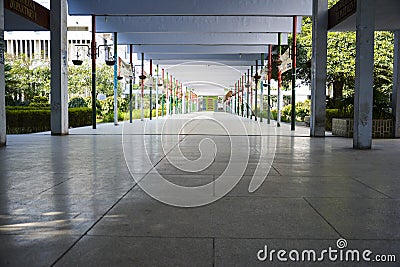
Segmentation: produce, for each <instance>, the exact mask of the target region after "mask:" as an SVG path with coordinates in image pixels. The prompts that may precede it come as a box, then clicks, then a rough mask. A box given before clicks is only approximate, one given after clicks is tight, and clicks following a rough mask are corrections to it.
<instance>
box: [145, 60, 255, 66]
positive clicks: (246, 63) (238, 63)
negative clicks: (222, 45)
mask: <svg viewBox="0 0 400 267" xmlns="http://www.w3.org/2000/svg"><path fill="white" fill-rule="evenodd" d="M153 61H154V63H155V64H158V65H160V66H161V65H162V66H169V67H172V66H178V65H182V66H198V65H220V66H229V67H243V66H244V67H247V66H252V65H255V64H256V61H255V60H252V61H226V60H225V61H223V60H207V61H187V60H153ZM260 62H261V61H260V60H258V63H259V64H260Z"/></svg>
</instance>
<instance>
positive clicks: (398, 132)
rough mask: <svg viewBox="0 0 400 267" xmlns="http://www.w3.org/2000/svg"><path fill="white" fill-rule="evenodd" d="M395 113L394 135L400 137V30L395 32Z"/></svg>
mask: <svg viewBox="0 0 400 267" xmlns="http://www.w3.org/2000/svg"><path fill="white" fill-rule="evenodd" d="M393 114H394V117H395V122H394V137H396V138H400V30H398V31H395V32H394V66H393Z"/></svg>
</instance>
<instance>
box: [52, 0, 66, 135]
mask: <svg viewBox="0 0 400 267" xmlns="http://www.w3.org/2000/svg"><path fill="white" fill-rule="evenodd" d="M50 31H51V33H50V35H51V49H50V53H51V134H52V135H66V134H68V55H67V44H68V41H67V0H61V1H60V0H51V1H50Z"/></svg>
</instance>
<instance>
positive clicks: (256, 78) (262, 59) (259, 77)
mask: <svg viewBox="0 0 400 267" xmlns="http://www.w3.org/2000/svg"><path fill="white" fill-rule="evenodd" d="M263 65H264V54H262V56H261V66H263ZM260 79H261V76H260V75H259V74H258V60H256V74H255V75H254V82H255V83H256V99H255V121H257V89H258V81H259V80H260ZM262 95H263V90H262V89H261V97H262ZM261 101H262V98H261ZM261 117H262V116H261Z"/></svg>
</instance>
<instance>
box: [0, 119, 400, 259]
mask: <svg viewBox="0 0 400 267" xmlns="http://www.w3.org/2000/svg"><path fill="white" fill-rule="evenodd" d="M308 131H309V130H308V129H307V128H303V127H298V129H297V130H296V132H295V133H293V132H291V131H290V130H289V127H288V126H287V125H283V126H282V127H281V128H276V127H274V126H273V125H272V126H270V125H267V124H266V123H263V124H261V125H259V124H257V123H255V122H252V121H250V120H247V119H239V118H238V117H236V116H232V115H229V114H223V113H198V114H191V115H180V116H174V117H172V118H169V119H159V120H154V121H151V122H150V121H145V122H141V121H134V123H133V124H121V125H119V126H117V127H115V126H114V125H112V124H101V125H99V126H98V129H97V130H92V129H91V128H90V127H88V128H79V129H71V131H70V135H69V136H65V137H56V136H51V135H49V133H40V134H32V135H20V136H8V145H7V147H5V148H0V266H51V265H55V266H286V265H288V266H293V265H295V266H309V265H310V262H307V261H300V262H297V263H296V264H295V263H294V262H291V261H289V262H281V261H280V260H279V259H278V258H277V256H276V254H275V256H274V257H275V258H274V260H273V261H272V262H271V261H270V260H269V259H267V260H266V261H259V260H258V257H257V254H258V253H259V251H260V250H262V249H264V248H265V246H268V249H269V250H273V249H274V250H276V251H278V250H281V249H283V250H286V251H288V252H289V251H291V250H299V251H300V252H301V251H303V250H312V249H313V250H316V251H322V250H323V249H327V248H328V247H332V248H333V249H338V247H337V240H338V239H340V238H343V239H345V240H346V241H347V244H348V247H346V248H343V249H358V250H360V251H363V250H365V249H369V250H371V251H372V252H373V254H372V255H373V256H375V255H378V254H380V255H384V256H385V255H396V256H397V262H392V263H386V264H377V263H376V262H374V263H372V262H370V263H368V262H365V261H364V262H363V261H361V262H359V263H355V262H346V261H339V260H336V261H330V260H328V258H327V257H326V258H325V261H324V262H322V263H320V265H321V266H369V265H372V266H400V140H374V146H373V149H372V150H371V151H357V150H353V149H352V140H351V139H344V138H337V137H332V136H329V135H328V136H327V137H326V138H310V137H308V135H309V134H308ZM160 177H161V178H162V179H163V180H162V181H163V183H161V182H160V181H161V180H158V179H159V178H160ZM264 179H265V180H264ZM171 185H172V186H171ZM251 185H256V186H255V187H254V188H253V189H257V190H255V191H254V190H250V191H254V192H252V193H250V192H249V187H251ZM168 186H171V190H165V188H166V187H168ZM258 186H259V187H258ZM230 189H231V190H230ZM157 199H158V200H157ZM159 200H160V201H162V202H164V203H162V202H160V201H159ZM184 206H196V207H184ZM373 256H371V258H372V257H373ZM286 257H287V255H286ZM317 265H318V264H317Z"/></svg>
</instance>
